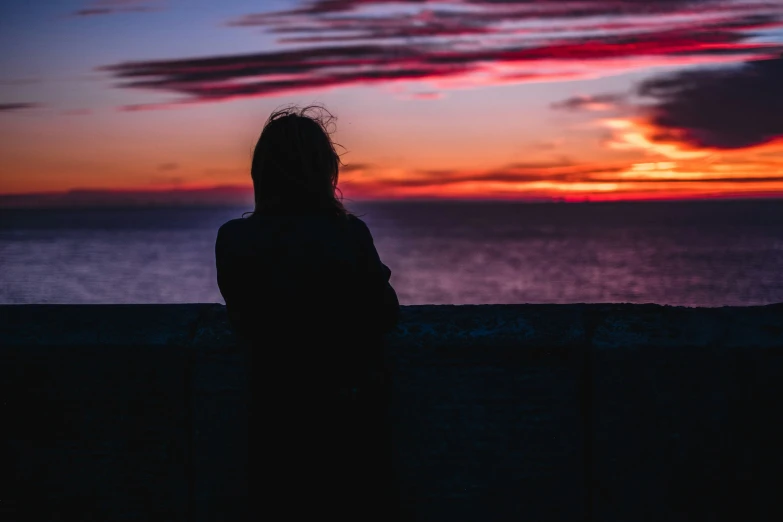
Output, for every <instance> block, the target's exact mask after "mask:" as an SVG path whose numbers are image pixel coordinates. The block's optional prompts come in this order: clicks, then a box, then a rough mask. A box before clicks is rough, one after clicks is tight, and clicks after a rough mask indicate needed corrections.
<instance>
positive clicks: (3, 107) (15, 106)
mask: <svg viewBox="0 0 783 522" xmlns="http://www.w3.org/2000/svg"><path fill="white" fill-rule="evenodd" d="M40 106H41V105H40V104H38V103H0V112H12V111H21V110H24V109H37V108H38V107H40Z"/></svg>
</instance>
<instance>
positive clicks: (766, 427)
mask: <svg viewBox="0 0 783 522" xmlns="http://www.w3.org/2000/svg"><path fill="white" fill-rule="evenodd" d="M387 358H388V362H389V365H390V367H392V368H393V371H394V390H393V397H392V404H391V413H392V417H393V419H394V421H395V422H394V426H395V428H394V436H395V440H396V442H397V448H398V460H399V464H400V470H401V477H400V479H401V481H402V485H403V488H404V491H405V502H406V503H407V507H408V508H409V510H410V511H411V512H412V513H413V518H414V519H415V520H422V521H436V520H450V521H466V522H467V521H474V520H482V521H495V520H497V521H501V520H502V521H506V520H507V521H512V520H513V521H515V522H516V521H519V520H535V521H546V520H551V521H560V520H562V521H566V520H568V521H574V520H602V521H607V522H609V521H623V520H655V521H660V520H666V521H686V520H687V521H692V520H711V521H718V520H732V521H733V520H740V519H742V520H783V503H780V502H779V500H778V497H779V491H780V490H781V487H782V486H783V481H782V480H781V479H780V472H779V470H780V469H782V468H783V452H782V451H781V450H780V440H783V423H780V422H778V421H777V418H778V417H779V410H780V407H781V404H783V304H778V305H770V306H765V307H748V308H739V307H724V308H682V307H665V306H657V305H622V304H618V305H615V304H605V305H604V304H596V305H588V304H575V305H480V306H479V305H477V306H406V307H402V312H401V321H400V325H399V327H398V328H397V330H396V331H395V332H393V333H391V334H390V335H389V337H388V350H387ZM245 384H246V382H245V374H244V366H243V359H242V355H241V350H240V349H239V346H238V345H237V339H236V338H235V336H234V334H233V332H232V331H231V329H230V326H229V324H228V321H227V317H226V313H225V308H224V307H223V306H222V305H217V304H192V305H73V306H71V305H21V306H0V392H2V395H1V397H2V404H0V408H1V411H0V415H2V416H1V417H0V418H2V419H3V424H4V437H3V442H4V444H3V447H2V452H3V453H2V454H0V458H1V459H2V461H0V462H2V463H3V465H2V469H3V471H2V479H3V481H4V482H3V483H2V494H1V495H0V520H6V519H7V520H57V519H66V518H68V519H71V518H73V519H80V520H139V521H141V520H161V521H162V520H167V521H168V520H182V521H195V520H199V521H202V520H204V521H205V520H229V519H236V518H237V517H239V516H241V515H242V509H243V508H242V502H241V500H242V498H243V496H244V495H246V491H247V489H246V483H247V469H246V463H245V460H246V450H245V448H246V444H247V431H246V426H245V425H244V415H245V414H246V412H247V409H246V404H245V400H244V397H245V396H244V390H245V388H244V387H245Z"/></svg>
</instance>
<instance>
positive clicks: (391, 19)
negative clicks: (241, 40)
mask: <svg viewBox="0 0 783 522" xmlns="http://www.w3.org/2000/svg"><path fill="white" fill-rule="evenodd" d="M131 2H132V0H131ZM132 3H133V4H134V5H135V3H136V2H132ZM401 3H407V4H409V5H410V6H417V7H419V8H420V9H419V11H418V12H413V13H400V12H391V11H389V12H387V13H385V14H383V15H379V14H378V13H377V12H376V13H375V14H373V15H372V16H368V15H366V13H363V12H362V9H361V8H364V7H378V6H383V5H387V6H388V9H392V5H391V4H394V5H395V6H397V7H399V4H401ZM447 4H448V5H451V6H452V7H459V6H462V10H459V9H457V10H448V9H444V8H443V6H444V2H438V3H430V2H426V1H419V2H414V1H409V2H398V1H391V0H318V1H314V2H309V3H306V4H305V5H304V6H302V7H297V8H294V9H289V10H285V11H278V12H271V13H263V14H257V15H248V16H246V17H243V18H240V19H237V20H234V21H232V22H230V25H234V26H242V27H246V26H260V27H264V28H265V29H266V30H268V31H269V32H272V33H277V34H284V35H287V36H286V37H285V38H284V39H283V40H281V41H288V42H296V43H298V44H306V45H305V46H303V47H299V48H296V49H284V48H283V49H280V50H275V51H270V52H262V53H254V54H245V55H229V56H212V57H200V58H198V57H196V58H190V59H180V60H160V61H146V62H124V63H117V64H113V65H109V66H106V67H102V68H101V70H102V71H104V72H108V73H110V74H111V75H113V76H114V77H115V78H116V79H118V80H120V83H119V84H118V86H119V87H125V88H139V89H149V90H158V91H162V92H168V93H178V94H181V95H183V96H184V98H183V99H182V100H181V101H180V102H175V103H174V104H171V103H170V104H161V105H154V104H153V105H150V106H131V107H126V108H125V109H126V110H141V109H145V108H160V107H166V106H175V105H177V104H180V103H185V104H187V103H200V102H215V101H222V100H230V99H236V98H242V97H251V96H277V95H281V94H287V93H291V92H297V91H301V90H312V89H326V88H334V87H340V86H348V85H357V84H370V83H385V82H392V81H400V80H415V81H421V80H433V81H437V82H440V83H443V82H444V81H445V80H457V81H461V82H462V83H463V84H466V85H470V84H471V82H479V83H478V84H481V85H487V84H489V85H491V84H500V83H509V82H517V83H519V82H524V81H542V80H550V81H557V80H564V79H576V78H580V77H587V76H591V75H592V76H594V75H595V74H600V72H601V70H602V67H606V65H605V63H606V62H607V61H612V60H614V61H618V60H622V59H626V60H627V61H628V63H629V66H631V65H632V63H633V61H634V60H635V59H637V58H642V57H644V58H651V57H652V58H655V59H657V60H658V61H659V63H660V64H667V63H669V62H671V61H672V60H675V59H680V60H682V59H683V58H688V59H691V58H692V59H694V60H697V61H698V60H702V61H715V60H724V61H725V60H733V59H736V60H741V59H748V58H760V57H768V56H772V55H774V54H775V53H776V52H779V51H783V42H780V43H779V44H776V43H760V42H748V41H747V40H748V38H749V37H750V36H752V34H753V31H755V30H760V29H764V28H769V27H773V26H775V25H780V24H781V23H783V6H781V5H780V4H777V5H775V4H771V3H767V2H759V3H757V4H754V5H753V6H749V5H748V4H736V5H732V4H726V3H723V2H712V1H710V0H690V1H688V0H668V1H666V0H658V1H648V0H645V1H642V0H638V1H636V0H633V1H632V0H589V1H588V0H583V1H577V2H569V3H568V4H564V3H563V2H560V1H554V0H544V1H532V0H518V1H513V0H509V1H500V0H465V1H463V2H456V1H455V2H451V3H447ZM123 5H124V4H123ZM430 5H432V6H433V8H432V9H430V8H429V6H430ZM466 5H470V6H472V7H473V9H472V10H471V11H470V12H467V11H465V10H464V7H465V6H466ZM424 7H427V9H422V8H424ZM762 8H763V9H762ZM651 13H652V14H654V15H655V16H647V15H650V14H651ZM694 13H697V14H699V13H701V15H703V16H704V17H703V19H699V18H696V19H693V18H691V19H688V20H686V21H682V20H680V21H679V22H678V24H674V25H672V24H668V25H667V24H666V23H664V22H661V21H660V20H659V19H658V18H656V16H658V15H661V14H667V15H668V14H671V15H675V14H676V15H682V14H686V15H693V14H694ZM618 14H620V15H624V14H631V15H634V16H633V17H632V18H628V19H613V18H612V17H616V16H618ZM596 15H603V16H604V17H606V18H607V20H605V21H601V22H596V21H595V19H592V18H591V19H589V20H588V19H587V17H594V16H596ZM583 19H584V22H585V24H586V25H585V24H583V25H582V29H578V30H577V31H576V34H572V33H573V32H574V30H575V27H576V28H579V27H580V26H579V24H578V23H577V22H582V21H583ZM509 20H511V21H517V22H519V21H536V22H546V23H544V24H543V25H541V24H536V25H535V26H528V27H527V28H523V29H520V28H513V29H508V28H507V27H506V26H504V25H503V24H504V23H506V22H508V21H509ZM623 26H625V29H630V30H632V32H631V33H627V32H624V31H625V29H623V30H620V29H619V28H620V27H623ZM580 30H581V31H582V32H581V33H580V32H579V31H580ZM585 31H587V32H585ZM590 31H593V32H590ZM594 31H598V32H599V33H601V34H594ZM528 33H529V34H528ZM499 36H502V38H500V39H498V37H499ZM471 37H480V38H477V39H472V38H471ZM390 39H391V42H390V41H389V40H390ZM339 42H342V44H339ZM323 44H326V45H323ZM498 66H502V67H503V71H502V72H500V71H499V68H498ZM479 76H481V78H482V79H481V80H476V78H477V77H479ZM435 89H436V90H438V91H441V90H443V89H444V88H443V87H440V86H437V87H435ZM562 108H569V107H565V106H564V107H562ZM571 108H572V109H575V108H576V105H574V106H573V107H571Z"/></svg>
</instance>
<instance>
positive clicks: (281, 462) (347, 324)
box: [215, 110, 399, 520]
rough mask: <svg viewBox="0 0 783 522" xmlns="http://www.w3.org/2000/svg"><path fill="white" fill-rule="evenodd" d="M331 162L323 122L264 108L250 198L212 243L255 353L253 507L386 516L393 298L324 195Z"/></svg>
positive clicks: (360, 231)
mask: <svg viewBox="0 0 783 522" xmlns="http://www.w3.org/2000/svg"><path fill="white" fill-rule="evenodd" d="M338 165H339V157H338V156H337V155H336V153H335V152H334V149H333V146H332V144H331V140H330V139H329V137H328V134H327V133H326V132H325V128H324V125H323V122H321V121H319V120H315V119H310V118H309V117H307V116H306V114H305V112H304V111H300V112H295V111H291V110H288V111H283V112H280V113H276V114H273V116H272V117H270V120H269V121H268V123H267V125H266V126H265V128H264V131H263V132H262V135H261V138H260V139H259V143H258V145H257V146H256V150H255V153H254V158H253V170H252V177H253V182H254V187H255V193H256V210H255V212H254V213H253V215H251V216H250V217H248V218H239V219H234V220H231V221H229V222H227V223H225V224H224V225H223V226H222V227H221V228H220V230H219V232H218V238H217V241H216V244H215V255H216V264H217V275H218V285H219V287H220V291H221V293H222V294H223V297H224V299H225V301H226V308H227V310H228V314H229V319H230V321H231V324H232V326H233V327H234V328H235V330H236V331H237V333H238V334H239V335H240V337H241V339H242V342H243V345H244V346H245V347H246V348H248V350H249V352H248V355H249V359H250V361H251V362H250V368H251V373H250V384H251V402H250V406H251V425H250V426H251V429H250V456H251V463H250V474H251V484H250V496H251V499H250V500H251V502H250V506H251V515H252V516H253V517H258V518H261V517H265V516H267V515H269V514H270V513H269V510H277V509H287V510H288V511H289V515H290V517H291V519H292V520H293V519H298V517H299V516H306V515H307V516H311V515H320V516H331V515H335V516H339V517H340V518H343V519H344V520H354V519H356V520H359V519H363V520H366V519H374V520H384V519H387V520H391V518H385V517H384V515H389V516H393V512H394V511H395V508H396V506H395V505H393V504H394V503H395V502H396V500H397V499H396V495H395V493H396V492H395V491H393V488H394V486H395V484H394V481H393V479H392V475H393V473H392V469H391V467H392V462H391V459H392V455H391V446H390V435H391V434H390V433H389V432H390V426H389V424H388V422H387V421H388V419H387V416H386V411H385V409H386V406H387V400H388V391H389V374H388V372H387V371H386V369H385V365H384V356H383V335H384V333H385V332H386V331H388V330H389V329H391V328H392V327H393V326H394V324H395V323H396V321H397V314H398V310H399V303H398V300H397V296H396V293H395V292H394V290H393V288H392V287H391V285H390V284H389V278H390V275H391V271H390V270H389V268H388V267H387V266H386V265H384V264H383V263H382V262H381V260H380V258H379V257H378V253H377V251H376V249H375V246H374V244H373V239H372V236H371V234H370V231H369V230H368V228H367V226H366V225H365V224H364V223H363V222H362V221H361V220H360V219H359V218H357V217H355V216H353V215H351V214H350V213H348V212H347V211H345V209H344V208H343V207H342V205H341V204H340V202H339V201H338V200H337V199H336V198H335V197H334V191H335V189H336V184H337V166H338ZM383 504H386V505H383ZM286 506H287V507H286Z"/></svg>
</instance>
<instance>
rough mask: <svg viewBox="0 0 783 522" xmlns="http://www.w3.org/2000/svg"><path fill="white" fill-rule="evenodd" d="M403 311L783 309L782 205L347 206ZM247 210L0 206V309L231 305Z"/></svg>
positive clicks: (756, 202) (723, 202)
mask: <svg viewBox="0 0 783 522" xmlns="http://www.w3.org/2000/svg"><path fill="white" fill-rule="evenodd" d="M346 206H347V207H348V209H349V210H351V211H353V212H354V213H356V214H357V215H359V216H360V217H361V218H362V219H363V220H364V221H365V222H366V223H367V224H368V226H369V227H370V230H371V231H372V233H373V236H374V238H375V245H376V247H377V249H378V252H379V254H380V256H381V259H382V260H383V262H384V263H385V264H386V265H388V266H389V267H390V268H391V270H392V277H391V282H392V285H393V286H394V288H395V289H396V291H397V294H398V296H399V298H400V303H401V304H403V305H414V304H486V303H582V302H587V303H599V302H615V303H620V302H625V303H658V304H671V305H684V306H710V307H712V306H724V305H763V304H769V303H778V302H783V200H746V201H729V200H711V201H688V202H683V201H667V202H660V201H659V202H642V203H638V202H634V203H630V202H623V203H508V202H491V203H488V202H436V203H433V202H372V203H370V202H360V203H353V204H352V203H350V202H346ZM249 210H251V208H247V207H242V208H240V207H180V208H146V209H145V208H106V209H98V208H94V209H46V210H43V209H37V210H36V209H8V208H7V209H0V303H2V304H28V303H30V304H32V303H58V304H77V303H79V304H88V303H89V304H98V303H101V304H107V303H224V301H223V298H222V297H221V295H220V292H219V290H218V287H217V283H216V276H215V260H214V244H215V237H216V233H217V229H218V227H219V226H220V225H221V224H222V223H224V222H225V221H227V220H229V219H233V218H238V217H241V215H242V213H243V212H246V211H249Z"/></svg>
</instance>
